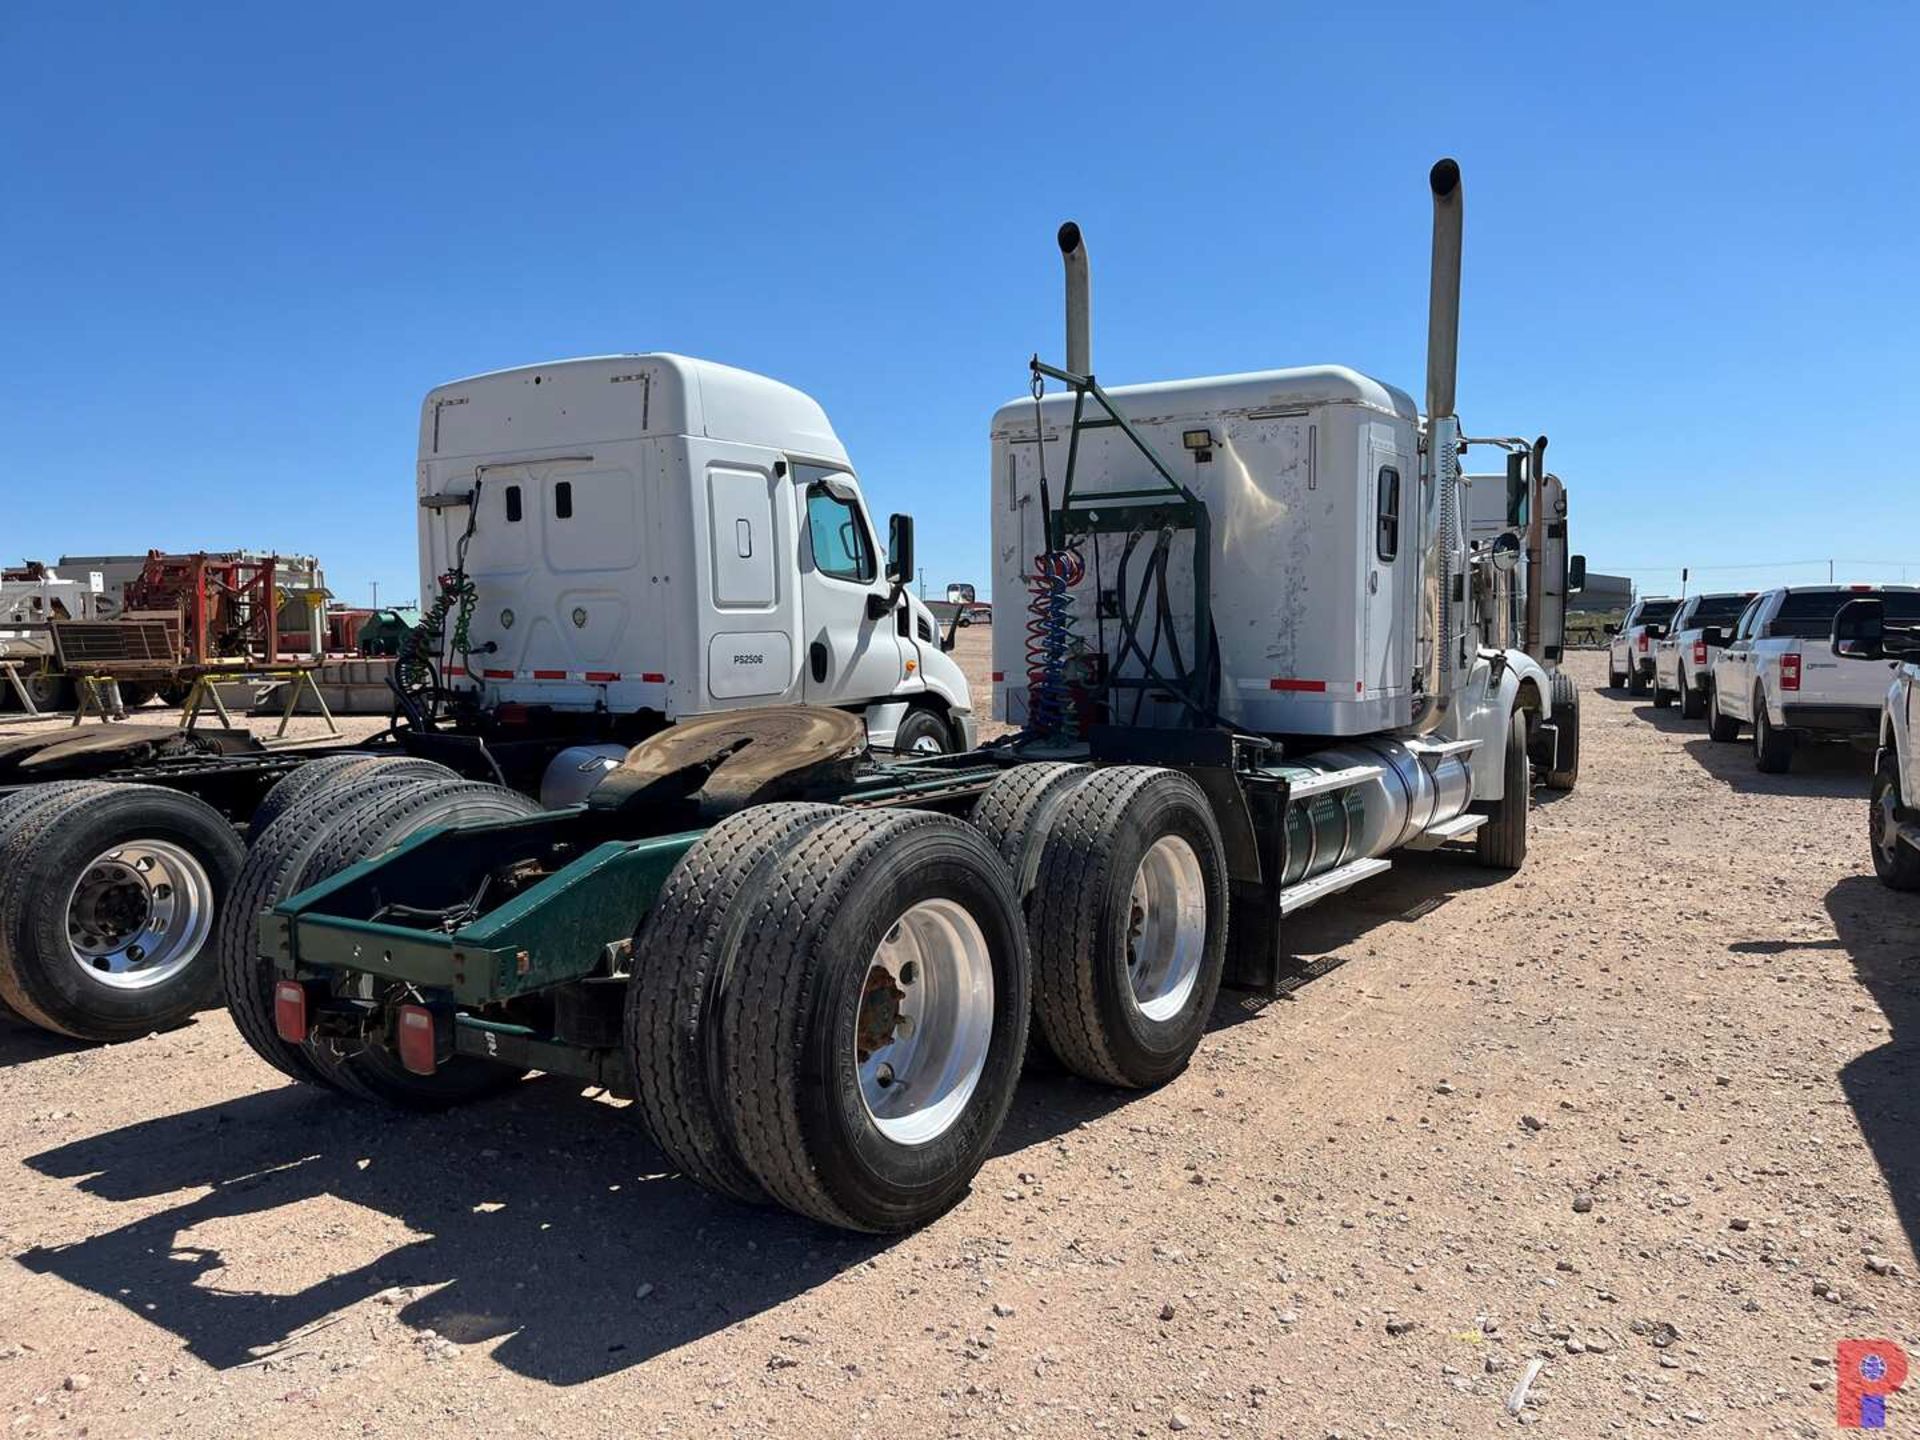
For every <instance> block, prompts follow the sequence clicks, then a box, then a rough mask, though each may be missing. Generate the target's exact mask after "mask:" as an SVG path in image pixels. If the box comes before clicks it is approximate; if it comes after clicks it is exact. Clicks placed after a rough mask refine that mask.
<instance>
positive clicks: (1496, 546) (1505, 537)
mask: <svg viewBox="0 0 1920 1440" xmlns="http://www.w3.org/2000/svg"><path fill="white" fill-rule="evenodd" d="M1493 568H1494V569H1496V570H1498V571H1499V572H1500V573H1501V574H1502V575H1511V574H1512V573H1513V572H1514V571H1515V570H1517V569H1519V568H1520V537H1519V536H1518V535H1517V534H1515V533H1514V532H1513V531H1511V530H1502V531H1501V532H1500V533H1499V534H1498V535H1496V536H1494V537H1493Z"/></svg>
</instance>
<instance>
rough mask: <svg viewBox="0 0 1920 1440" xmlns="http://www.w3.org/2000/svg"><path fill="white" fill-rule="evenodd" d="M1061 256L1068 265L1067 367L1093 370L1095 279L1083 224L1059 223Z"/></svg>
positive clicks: (1081, 372)
mask: <svg viewBox="0 0 1920 1440" xmlns="http://www.w3.org/2000/svg"><path fill="white" fill-rule="evenodd" d="M1059 240H1060V259H1061V260H1062V261H1063V262H1064V263H1065V265H1066V267H1067V371H1068V373H1070V374H1073V375H1091V374H1092V373H1093V329H1092V327H1093V319H1092V313H1093V281H1092V279H1091V277H1090V276H1089V275H1088V273H1087V245H1086V241H1084V240H1083V239H1081V238H1080V227H1079V226H1078V225H1076V224H1074V223H1073V221H1071V220H1069V221H1067V223H1066V224H1064V225H1062V226H1061V227H1060V235H1059Z"/></svg>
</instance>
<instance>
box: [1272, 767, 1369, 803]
mask: <svg viewBox="0 0 1920 1440" xmlns="http://www.w3.org/2000/svg"><path fill="white" fill-rule="evenodd" d="M1385 772H1386V766H1384V765H1349V766H1347V768H1346V769H1344V770H1323V771H1321V772H1320V773H1319V774H1317V775H1309V776H1307V777H1306V778H1305V779H1303V780H1295V781H1293V782H1292V783H1291V784H1289V785H1288V786H1287V798H1288V799H1290V800H1304V799H1306V798H1307V797H1308V796H1309V795H1321V794H1324V793H1325V792H1327V791H1329V790H1350V789H1352V788H1353V787H1354V786H1355V785H1364V784H1366V783H1367V781H1369V780H1377V779H1379V778H1380V776H1381V775H1382V774H1384V773H1385Z"/></svg>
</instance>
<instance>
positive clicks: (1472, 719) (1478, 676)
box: [1445, 650, 1553, 801]
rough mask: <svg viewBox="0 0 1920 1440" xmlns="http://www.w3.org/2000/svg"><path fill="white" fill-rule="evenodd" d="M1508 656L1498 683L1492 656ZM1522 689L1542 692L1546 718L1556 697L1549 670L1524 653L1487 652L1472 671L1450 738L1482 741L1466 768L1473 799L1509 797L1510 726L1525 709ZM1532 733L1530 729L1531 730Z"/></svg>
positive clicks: (1452, 720) (1454, 712)
mask: <svg viewBox="0 0 1920 1440" xmlns="http://www.w3.org/2000/svg"><path fill="white" fill-rule="evenodd" d="M1494 653H1498V654H1500V655H1501V656H1503V657H1504V661H1505V663H1504V664H1503V665H1502V666H1501V667H1500V677H1499V679H1498V680H1495V679H1494V678H1493V664H1492V660H1493V654H1494ZM1522 685H1529V686H1531V687H1534V688H1537V690H1538V692H1539V695H1540V706H1541V710H1542V713H1544V710H1545V707H1546V706H1547V705H1548V704H1549V703H1551V700H1550V697H1551V696H1552V694H1553V690H1552V684H1551V681H1550V680H1549V679H1548V678H1547V672H1546V670H1545V669H1544V668H1543V667H1542V666H1541V665H1540V663H1539V662H1538V661H1537V660H1535V659H1534V658H1533V657H1532V656H1530V655H1528V654H1526V653H1525V652H1523V651H1519V650H1505V651H1499V652H1486V651H1482V652H1481V654H1480V656H1479V657H1478V658H1477V659H1476V660H1475V662H1474V665H1473V669H1472V670H1471V671H1470V672H1468V676H1467V683H1466V685H1465V686H1464V687H1462V692H1461V694H1460V696H1459V698H1458V700H1457V701H1456V703H1455V704H1454V706H1453V709H1452V710H1451V712H1450V713H1449V717H1448V719H1449V723H1448V725H1447V726H1446V727H1445V734H1446V736H1447V738H1448V739H1451V740H1478V741H1479V742H1480V744H1479V745H1478V746H1477V747H1475V749H1474V752H1473V754H1472V755H1471V756H1470V757H1468V761H1467V765H1468V768H1469V769H1470V770H1472V772H1473V798H1474V799H1475V800H1476V801H1480V800H1503V799H1505V798H1506V793H1507V782H1506V774H1507V767H1506V754H1507V726H1508V724H1509V723H1510V721H1511V719H1512V716H1513V712H1514V709H1515V708H1516V707H1517V706H1518V705H1519V704H1520V692H1521V687H1522ZM1529 728H1531V727H1529Z"/></svg>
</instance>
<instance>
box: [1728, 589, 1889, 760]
mask: <svg viewBox="0 0 1920 1440" xmlns="http://www.w3.org/2000/svg"><path fill="white" fill-rule="evenodd" d="M1863 596H1865V597H1872V598H1875V599H1879V600H1881V601H1882V602H1884V604H1885V607H1886V616H1887V619H1888V620H1890V621H1893V622H1895V623H1896V624H1909V623H1912V622H1913V621H1915V620H1920V586H1914V585H1791V586H1786V587H1784V588H1781V589H1778V590H1767V591H1763V592H1762V593H1761V594H1760V595H1759V596H1758V597H1756V598H1755V599H1754V601H1753V602H1752V603H1751V604H1750V605H1748V606H1747V608H1746V610H1745V611H1743V612H1742V613H1741V616H1740V623H1739V624H1738V625H1737V626H1735V627H1734V632H1733V638H1732V639H1731V640H1730V641H1729V642H1728V643H1727V646H1726V648H1725V649H1724V650H1722V651H1721V652H1720V658H1719V660H1718V661H1716V662H1715V663H1714V667H1713V691H1712V693H1711V694H1710V695H1709V696H1708V697H1707V728H1708V731H1709V733H1710V734H1711V735H1712V736H1713V738H1714V739H1715V740H1720V741H1731V740H1737V739H1739V737H1740V727H1741V726H1743V725H1751V726H1752V727H1753V758H1754V764H1755V765H1757V766H1758V767H1759V768H1760V769H1762V770H1764V771H1767V772H1769V773H1771V774H1778V773H1781V772H1783V771H1785V770H1786V769H1787V768H1788V767H1789V766H1791V765H1792V763H1793V752H1794V750H1795V748H1796V747H1798V746H1799V745H1800V744H1801V743H1803V742H1806V741H1813V740H1823V741H1850V742H1852V743H1853V744H1856V745H1861V746H1867V745H1871V744H1872V743H1873V740H1874V737H1875V736H1876V735H1878V734H1879V732H1880V712H1881V709H1882V706H1883V703H1884V700H1885V696H1886V689H1887V678H1888V677H1887V672H1886V668H1885V666H1884V665H1881V666H1875V665H1869V664H1862V663H1858V662H1855V663H1848V662H1847V661H1844V660H1842V659H1839V658H1838V657H1836V656H1835V655H1834V654H1833V652H1832V648H1831V645H1830V643H1829V641H1830V637H1831V635H1832V632H1833V622H1834V617H1835V616H1836V615H1837V614H1838V613H1839V610H1840V607H1841V606H1842V605H1844V604H1845V603H1846V602H1847V601H1849V600H1853V599H1857V598H1860V597H1863Z"/></svg>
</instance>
